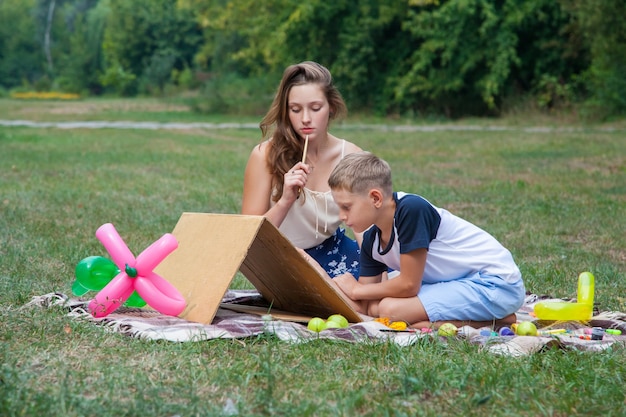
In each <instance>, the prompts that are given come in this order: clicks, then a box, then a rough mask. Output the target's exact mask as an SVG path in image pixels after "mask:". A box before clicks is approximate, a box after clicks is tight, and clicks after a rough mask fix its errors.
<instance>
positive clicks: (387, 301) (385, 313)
mask: <svg viewBox="0 0 626 417" xmlns="http://www.w3.org/2000/svg"><path fill="white" fill-rule="evenodd" d="M395 310H396V309H395V303H394V302H393V299H392V298H383V299H382V300H380V301H379V303H378V317H395V316H396V311H395Z"/></svg>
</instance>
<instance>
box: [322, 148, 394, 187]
mask: <svg viewBox="0 0 626 417" xmlns="http://www.w3.org/2000/svg"><path fill="white" fill-rule="evenodd" d="M328 185H329V186H330V188H331V189H332V190H346V191H348V192H350V193H354V194H362V193H367V192H368V191H369V190H371V189H372V188H377V189H379V190H381V191H382V192H383V194H384V195H385V196H390V195H391V194H392V193H393V186H392V183H391V168H390V167H389V164H388V163H387V162H385V161H384V160H382V159H380V158H379V157H377V156H376V155H374V154H372V153H370V152H356V153H351V154H348V155H346V156H345V157H344V158H343V159H342V160H341V161H340V162H339V164H337V166H336V167H335V169H334V170H333V172H332V173H331V174H330V177H329V178H328Z"/></svg>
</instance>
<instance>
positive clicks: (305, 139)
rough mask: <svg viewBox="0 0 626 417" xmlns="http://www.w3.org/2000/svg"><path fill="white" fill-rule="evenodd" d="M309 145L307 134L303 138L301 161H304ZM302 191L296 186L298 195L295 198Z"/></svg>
mask: <svg viewBox="0 0 626 417" xmlns="http://www.w3.org/2000/svg"><path fill="white" fill-rule="evenodd" d="M308 147H309V135H306V137H305V138H304V150H303V151H302V163H303V164H304V163H306V150H307V148H308ZM301 192H302V188H298V197H296V200H297V199H298V198H300V193H301Z"/></svg>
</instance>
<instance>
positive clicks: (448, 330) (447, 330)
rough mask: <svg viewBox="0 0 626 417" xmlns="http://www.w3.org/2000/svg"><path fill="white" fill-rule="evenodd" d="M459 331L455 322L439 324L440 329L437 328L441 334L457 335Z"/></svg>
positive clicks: (446, 335) (447, 335)
mask: <svg viewBox="0 0 626 417" xmlns="http://www.w3.org/2000/svg"><path fill="white" fill-rule="evenodd" d="M458 331H459V329H457V328H456V326H455V325H454V324H452V323H444V324H442V325H441V326H439V329H437V334H438V335H439V336H445V337H452V336H456V333H457V332H458Z"/></svg>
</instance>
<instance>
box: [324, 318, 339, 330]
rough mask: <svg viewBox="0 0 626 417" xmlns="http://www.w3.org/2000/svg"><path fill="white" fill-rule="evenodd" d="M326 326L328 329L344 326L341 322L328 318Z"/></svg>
mask: <svg viewBox="0 0 626 417" xmlns="http://www.w3.org/2000/svg"><path fill="white" fill-rule="evenodd" d="M326 328H327V329H341V328H342V327H341V324H339V323H337V322H336V321H332V320H327V321H326Z"/></svg>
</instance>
